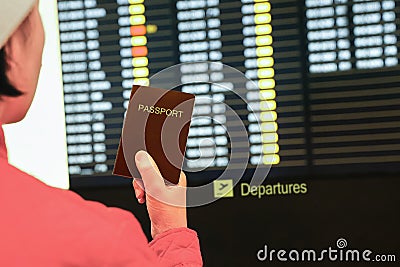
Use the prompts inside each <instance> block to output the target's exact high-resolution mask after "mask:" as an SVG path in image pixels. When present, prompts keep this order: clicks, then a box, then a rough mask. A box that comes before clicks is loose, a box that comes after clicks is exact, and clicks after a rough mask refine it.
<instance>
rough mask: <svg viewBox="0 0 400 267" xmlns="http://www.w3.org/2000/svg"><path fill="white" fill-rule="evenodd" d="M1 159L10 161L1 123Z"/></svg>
mask: <svg viewBox="0 0 400 267" xmlns="http://www.w3.org/2000/svg"><path fill="white" fill-rule="evenodd" d="M0 159H5V160H8V158H7V147H6V140H5V138H4V132H3V126H2V125H1V123H0Z"/></svg>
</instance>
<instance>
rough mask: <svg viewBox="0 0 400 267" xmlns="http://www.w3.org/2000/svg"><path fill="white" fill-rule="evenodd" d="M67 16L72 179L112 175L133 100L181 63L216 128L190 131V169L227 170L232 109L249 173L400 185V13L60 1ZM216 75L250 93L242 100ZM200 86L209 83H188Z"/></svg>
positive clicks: (201, 2)
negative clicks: (384, 179) (389, 180)
mask: <svg viewBox="0 0 400 267" xmlns="http://www.w3.org/2000/svg"><path fill="white" fill-rule="evenodd" d="M58 9H59V28H60V42H61V54H62V55H61V57H62V69H63V81H64V101H65V113H66V124H67V125H66V126H67V127H66V129H67V142H68V162H69V172H70V176H71V178H74V179H75V178H83V177H87V176H91V177H93V176H110V175H111V170H112V168H113V163H114V159H115V155H116V149H117V147H118V143H119V139H120V135H121V128H122V123H123V118H124V113H125V111H126V108H127V106H128V101H129V95H130V89H131V86H132V85H133V84H142V85H147V84H149V81H150V80H151V76H152V75H154V74H156V73H158V72H159V71H162V70H164V69H166V68H168V67H170V66H173V65H175V64H180V63H192V64H190V65H183V67H181V68H180V75H179V77H171V79H180V82H181V83H182V84H183V85H182V86H181V87H180V88H179V89H180V90H182V91H184V92H189V93H194V94H196V96H198V97H197V100H196V106H195V109H194V114H195V115H198V116H201V115H207V116H208V117H202V119H198V120H193V122H192V125H191V130H190V134H189V140H188V144H187V150H186V157H187V159H188V160H187V161H186V163H185V166H186V168H187V169H197V168H200V169H201V168H206V169H207V170H220V169H223V168H225V167H226V166H227V165H228V164H229V158H230V146H229V143H230V140H229V136H228V133H227V127H226V124H229V122H228V121H227V120H229V119H227V117H226V106H225V105H228V106H229V107H233V109H235V111H236V112H237V113H238V114H239V115H240V118H241V119H242V121H243V123H244V125H245V126H246V129H247V132H248V138H249V142H250V146H249V148H248V149H249V151H250V158H249V159H248V168H250V169H251V168H252V167H255V166H257V165H260V164H261V165H262V164H265V165H269V164H272V165H273V168H272V174H271V175H275V176H285V175H286V176H287V175H291V174H293V173H295V174H296V175H297V176H303V177H305V176H308V175H314V176H315V175H317V176H318V175H321V176H323V175H324V173H327V171H329V172H330V171H333V172H339V173H340V172H342V173H348V172H353V173H360V174H363V173H367V172H370V171H371V170H372V171H374V170H376V171H378V170H377V168H380V167H385V166H386V167H388V168H381V169H379V172H380V171H382V172H385V171H392V172H393V171H395V172H398V171H400V167H399V164H398V163H399V162H400V123H399V121H400V66H399V63H398V59H399V41H398V39H397V36H398V35H399V28H400V27H399V25H400V23H399V14H400V12H399V10H400V6H399V4H398V3H396V1H394V0H390V1H389V0H385V1H361V0H358V1H357V0H353V1H350V0H305V1H295V0H271V1H266V0H192V1H180V0H177V1H172V0H152V1H148V0H114V1H111V0H107V1H106V0H103V1H100V0H74V1H64V0H59V1H58ZM207 61H209V62H210V61H211V62H222V63H224V64H226V65H229V66H231V67H233V68H236V69H237V70H239V71H241V72H243V73H244V74H245V75H246V77H247V78H248V79H250V80H252V81H253V82H248V83H245V84H244V85H243V87H244V90H245V91H246V93H245V94H244V95H245V97H244V99H238V98H237V97H235V94H234V93H233V92H235V90H236V89H237V88H239V87H241V86H242V85H238V84H236V83H235V79H232V80H231V81H230V80H229V79H224V78H225V77H224V72H223V70H222V69H221V68H220V67H218V66H222V65H218V64H210V63H207ZM198 77H202V78H204V79H206V80H208V81H209V82H207V83H206V82H204V83H191V82H190V81H193V80H196V78H198ZM222 80H223V81H224V82H223V86H222V87H221V86H217V85H215V84H213V83H219V82H221V81H222ZM151 85H152V84H151V83H150V86H151ZM224 88H225V89H224ZM227 88H228V89H230V90H228V89H227ZM241 90H243V88H242V89H241ZM202 96H207V97H202ZM257 121H259V122H260V125H258V123H257ZM228 128H229V127H228ZM200 143H201V144H202V146H201V147H199V144H200ZM199 157H200V159H199ZM194 159H197V160H194ZM246 161H247V159H246ZM389 167H390V168H389Z"/></svg>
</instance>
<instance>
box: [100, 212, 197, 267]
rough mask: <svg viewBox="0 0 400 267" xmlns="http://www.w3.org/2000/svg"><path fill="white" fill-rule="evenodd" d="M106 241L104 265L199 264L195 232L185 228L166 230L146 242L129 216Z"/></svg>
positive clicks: (153, 266) (191, 266)
mask: <svg viewBox="0 0 400 267" xmlns="http://www.w3.org/2000/svg"><path fill="white" fill-rule="evenodd" d="M110 241H111V242H110V243H111V244H110V245H111V247H110V251H109V252H110V254H111V255H110V254H109V256H108V257H107V258H108V259H107V260H106V261H105V262H108V264H105V265H104V266H141V267H142V266H144V267H147V266H151V267H158V266H163V267H175V266H181V267H199V266H203V262H202V258H201V252H200V245H199V239H198V237H197V233H196V232H195V231H193V230H191V229H189V228H176V229H172V230H169V231H166V232H164V233H161V234H159V235H158V236H157V237H156V238H155V239H154V240H153V241H151V242H150V243H148V241H147V238H146V236H145V235H144V233H143V231H142V228H141V226H140V224H139V222H138V221H137V220H136V218H134V217H133V216H132V217H131V218H129V219H128V220H125V222H124V224H122V225H120V226H119V227H118V230H116V231H115V232H114V235H113V237H111V240H110ZM106 254H107V253H106ZM103 256H106V255H103Z"/></svg>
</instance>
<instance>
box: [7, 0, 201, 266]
mask: <svg viewBox="0 0 400 267" xmlns="http://www.w3.org/2000/svg"><path fill="white" fill-rule="evenodd" d="M0 22H1V24H0V48H1V50H0V125H1V124H7V123H14V122H18V121H20V120H22V119H23V118H24V117H25V115H26V113H27V111H28V109H29V107H30V105H31V103H32V99H33V96H34V93H35V90H36V86H37V82H38V77H39V71H40V67H41V57H42V51H43V44H44V31H43V25H42V22H41V19H40V15H39V12H38V7H37V2H36V1H34V0H29V1H28V0H13V1H10V0H0ZM135 161H136V165H137V167H138V169H139V171H140V173H141V176H142V178H143V183H144V188H146V191H147V192H158V193H159V194H161V197H162V198H163V199H165V198H166V199H168V198H179V199H185V197H186V192H185V191H184V190H182V188H179V187H166V186H165V184H164V181H163V178H162V177H161V175H160V173H159V172H158V169H157V166H156V165H155V163H154V161H153V160H152V159H151V157H150V156H149V155H148V154H147V153H146V152H144V151H140V152H138V153H137V154H136V157H135ZM185 182H186V178H185V176H184V174H183V173H181V177H180V185H185ZM133 185H134V190H135V194H136V198H137V199H138V201H139V203H145V202H146V204H147V210H148V212H149V217H150V220H151V234H152V237H153V240H152V241H151V242H150V243H148V241H147V239H146V237H145V235H144V233H143V231H142V229H141V227H140V224H139V223H138V221H137V220H136V219H135V218H134V216H133V215H132V214H130V213H129V212H126V211H123V210H120V209H117V208H107V207H105V206H104V205H102V204H100V203H96V202H90V201H85V200H83V199H82V198H81V197H79V196H78V195H77V194H75V193H73V192H70V191H66V190H60V189H56V188H52V187H49V186H46V185H45V184H43V183H42V182H40V181H39V180H37V179H36V178H34V177H32V176H30V175H28V174H26V173H24V172H22V171H20V170H18V169H17V168H15V167H13V166H11V165H10V164H8V161H7V151H6V147H5V141H4V134H3V131H2V129H1V127H0V211H1V212H2V215H1V217H0V237H1V238H0V266H201V265H202V259H201V254H200V247H199V241H198V238H197V234H196V232H194V231H193V230H190V229H188V228H187V221H186V208H181V207H173V206H169V205H166V204H164V203H161V202H159V201H157V200H156V199H155V198H153V197H152V196H150V194H149V193H147V194H146V192H145V191H144V190H143V186H141V185H140V184H139V183H138V182H137V180H135V181H134V183H133ZM159 197H160V196H158V198H159Z"/></svg>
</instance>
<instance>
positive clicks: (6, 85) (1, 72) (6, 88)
mask: <svg viewBox="0 0 400 267" xmlns="http://www.w3.org/2000/svg"><path fill="white" fill-rule="evenodd" d="M2 95H6V96H20V95H22V93H21V92H20V91H18V90H17V89H16V88H15V87H14V86H12V85H11V84H10V82H9V80H8V78H7V76H6V60H5V51H4V48H1V49H0V97H1V96H2Z"/></svg>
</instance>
